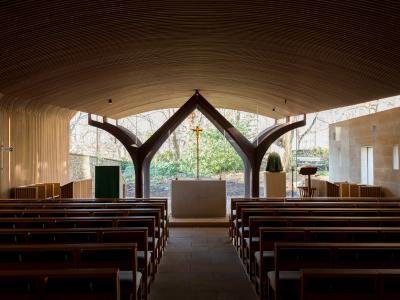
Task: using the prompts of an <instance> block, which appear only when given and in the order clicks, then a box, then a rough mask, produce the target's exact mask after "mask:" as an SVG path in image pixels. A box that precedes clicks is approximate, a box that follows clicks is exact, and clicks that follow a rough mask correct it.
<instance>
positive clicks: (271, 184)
mask: <svg viewBox="0 0 400 300" xmlns="http://www.w3.org/2000/svg"><path fill="white" fill-rule="evenodd" d="M265 171H266V172H264V196H265V197H286V172H283V167H282V161H281V157H280V155H279V154H278V153H276V152H271V153H270V154H269V155H268V159H267V167H266V169H265Z"/></svg>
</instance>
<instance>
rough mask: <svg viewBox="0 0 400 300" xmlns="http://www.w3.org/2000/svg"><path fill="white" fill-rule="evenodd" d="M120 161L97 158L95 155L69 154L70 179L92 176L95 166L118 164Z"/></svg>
mask: <svg viewBox="0 0 400 300" xmlns="http://www.w3.org/2000/svg"><path fill="white" fill-rule="evenodd" d="M120 165H121V162H120V161H118V160H113V159H100V158H99V159H97V157H95V156H89V155H82V154H73V153H70V154H69V178H70V181H76V180H82V179H89V178H94V169H95V166H120Z"/></svg>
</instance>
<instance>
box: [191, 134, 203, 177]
mask: <svg viewBox="0 0 400 300" xmlns="http://www.w3.org/2000/svg"><path fill="white" fill-rule="evenodd" d="M192 131H194V132H196V148H197V180H199V169H200V164H199V152H200V148H199V138H200V132H202V131H203V129H201V128H200V127H199V126H196V128H193V129H192Z"/></svg>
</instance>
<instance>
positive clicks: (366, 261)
mask: <svg viewBox="0 0 400 300" xmlns="http://www.w3.org/2000/svg"><path fill="white" fill-rule="evenodd" d="M274 253H275V267H274V270H273V271H270V272H268V295H269V299H291V300H295V299H299V298H300V294H299V289H300V277H301V270H302V269H310V268H324V269H327V268H332V269H333V268H338V269H375V268H379V269H393V268H400V259H398V258H399V257H400V244H399V243H393V244H383V243H275V249H274ZM271 295H273V296H274V297H273V298H272V297H271Z"/></svg>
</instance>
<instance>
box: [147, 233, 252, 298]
mask: <svg viewBox="0 0 400 300" xmlns="http://www.w3.org/2000/svg"><path fill="white" fill-rule="evenodd" d="M149 299H150V300H169V299H174V300H178V299H189V300H197V299H206V300H225V299H226V300H228V299H229V300H253V299H254V300H255V299H257V296H256V294H255V292H254V289H253V287H252V285H251V282H250V281H249V279H248V277H247V275H246V273H245V271H244V269H243V266H242V264H241V262H240V259H239V257H238V255H237V253H236V251H235V249H234V247H233V246H232V244H231V242H230V240H229V238H228V229H227V228H170V237H169V240H168V245H167V248H166V251H165V253H164V256H163V258H162V261H161V264H160V266H159V270H158V273H157V275H156V279H155V281H154V282H153V285H152V287H151V293H150V297H149Z"/></svg>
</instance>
